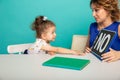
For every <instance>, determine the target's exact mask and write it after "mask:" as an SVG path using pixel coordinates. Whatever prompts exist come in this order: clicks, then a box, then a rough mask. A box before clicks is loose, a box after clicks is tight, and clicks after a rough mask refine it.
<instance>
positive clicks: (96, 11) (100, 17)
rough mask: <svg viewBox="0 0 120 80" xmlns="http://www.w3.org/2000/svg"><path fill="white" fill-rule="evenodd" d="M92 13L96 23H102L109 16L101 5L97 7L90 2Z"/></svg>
mask: <svg viewBox="0 0 120 80" xmlns="http://www.w3.org/2000/svg"><path fill="white" fill-rule="evenodd" d="M91 8H92V11H93V12H92V14H93V17H94V18H95V20H96V22H97V23H103V22H105V21H106V20H107V19H108V18H110V15H109V13H108V12H107V11H106V10H105V9H104V8H103V7H99V8H98V7H97V6H96V5H95V4H91Z"/></svg>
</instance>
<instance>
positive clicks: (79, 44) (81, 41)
mask: <svg viewBox="0 0 120 80" xmlns="http://www.w3.org/2000/svg"><path fill="white" fill-rule="evenodd" d="M87 37H88V36H87V35H73V40H72V46H71V49H72V50H79V51H81V52H83V51H84V50H85V46H86V43H87Z"/></svg>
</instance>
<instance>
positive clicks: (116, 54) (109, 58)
mask: <svg viewBox="0 0 120 80" xmlns="http://www.w3.org/2000/svg"><path fill="white" fill-rule="evenodd" d="M102 59H103V61H105V62H114V61H117V60H119V59H120V51H116V50H113V49H111V48H110V51H109V52H107V53H104V54H102Z"/></svg>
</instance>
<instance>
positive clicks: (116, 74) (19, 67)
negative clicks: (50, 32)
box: [0, 54, 120, 80]
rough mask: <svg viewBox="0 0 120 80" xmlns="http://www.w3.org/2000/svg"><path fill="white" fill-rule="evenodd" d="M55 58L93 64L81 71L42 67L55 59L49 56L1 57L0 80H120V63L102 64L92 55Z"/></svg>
mask: <svg viewBox="0 0 120 80" xmlns="http://www.w3.org/2000/svg"><path fill="white" fill-rule="evenodd" d="M55 56H63V57H72V58H80V59H81V58H82V59H89V60H91V62H90V64H88V65H87V66H86V67H85V68H84V69H83V70H81V71H80V70H72V69H64V68H55V67H47V66H42V63H43V62H44V61H46V60H48V59H50V58H52V57H54V56H50V55H48V54H39V55H38V54H34V55H0V80H120V61H117V62H112V63H106V62H101V61H100V60H98V59H97V58H96V57H95V56H93V55H92V54H87V55H86V56H76V55H62V54H57V55H55Z"/></svg>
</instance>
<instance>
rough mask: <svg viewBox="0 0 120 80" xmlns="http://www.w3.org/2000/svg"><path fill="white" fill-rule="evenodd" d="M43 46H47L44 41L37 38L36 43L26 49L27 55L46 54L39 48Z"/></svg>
mask: <svg viewBox="0 0 120 80" xmlns="http://www.w3.org/2000/svg"><path fill="white" fill-rule="evenodd" d="M45 45H47V43H46V41H45V40H43V39H38V38H37V39H36V41H35V42H34V43H33V44H32V45H31V46H30V47H29V48H28V54H38V53H46V51H44V50H41V47H42V46H45Z"/></svg>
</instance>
